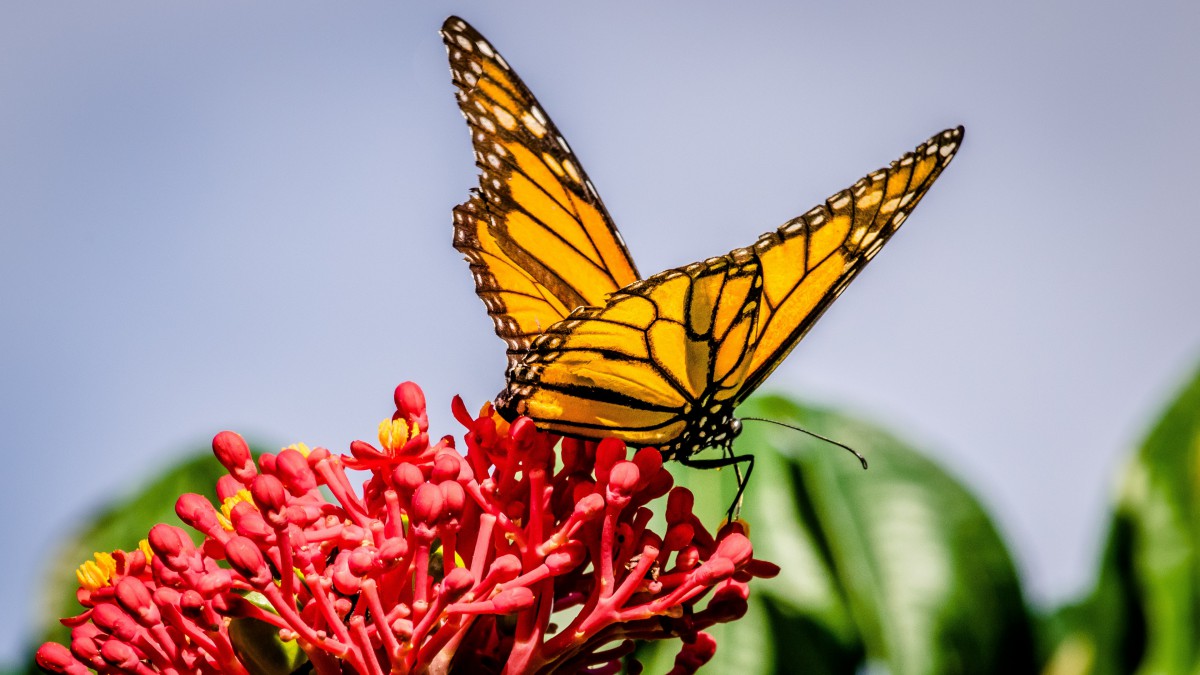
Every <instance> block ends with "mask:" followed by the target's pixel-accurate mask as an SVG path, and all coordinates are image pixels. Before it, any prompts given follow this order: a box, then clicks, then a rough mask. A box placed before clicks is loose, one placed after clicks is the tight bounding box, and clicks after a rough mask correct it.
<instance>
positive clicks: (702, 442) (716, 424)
mask: <svg viewBox="0 0 1200 675" xmlns="http://www.w3.org/2000/svg"><path fill="white" fill-rule="evenodd" d="M707 403H708V404H707V405H705V401H701V403H700V404H699V405H697V406H696V407H695V408H694V409H693V411H692V413H691V414H690V415H689V416H688V418H687V423H686V426H685V427H684V432H683V433H682V434H680V435H679V436H678V437H677V438H675V439H674V440H672V441H668V442H667V443H664V444H662V445H660V446H659V448H658V451H659V452H660V453H662V456H663V459H667V460H670V459H675V460H678V459H685V458H687V457H691V456H692V455H694V454H696V453H698V452H700V451H701V450H704V449H706V448H728V447H731V446H732V445H733V439H735V438H737V436H738V434H740V433H741V432H742V423H741V421H740V420H739V419H738V418H736V417H734V416H733V406H732V405H728V404H721V403H716V402H713V401H712V400H709V401H708V402H707Z"/></svg>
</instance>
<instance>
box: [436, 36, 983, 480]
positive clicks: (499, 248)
mask: <svg viewBox="0 0 1200 675" xmlns="http://www.w3.org/2000/svg"><path fill="white" fill-rule="evenodd" d="M441 34H442V37H443V40H444V42H445V45H446V50H447V53H448V54H449V58H450V70H451V73H452V77H453V81H454V84H455V85H456V95H457V99H458V104H459V107H460V109H461V110H462V113H463V115H464V116H465V117H466V119H467V123H468V126H469V127H470V130H471V138H472V141H473V144H474V149H475V160H476V164H477V165H478V167H479V169H480V172H481V174H480V177H479V189H478V190H473V191H472V194H471V197H470V198H469V199H468V200H467V201H466V202H465V203H463V204H461V205H459V206H457V207H455V209H454V246H455V248H456V249H458V250H459V251H460V252H461V253H463V254H464V255H465V257H466V259H467V261H468V262H469V263H470V267H471V272H472V274H473V276H474V280H475V290H476V293H477V294H478V295H479V297H480V298H481V299H482V300H483V302H484V305H485V306H486V307H487V310H488V314H489V315H491V317H492V320H493V322H494V323H495V327H496V333H497V334H498V335H499V336H500V337H501V338H502V339H503V340H504V341H505V343H506V344H507V346H508V367H507V371H506V377H507V386H506V388H505V389H504V390H503V391H502V392H501V393H500V394H499V396H497V398H496V402H495V405H496V409H497V410H498V411H499V412H500V413H501V414H502V415H504V416H505V417H506V418H509V419H511V418H512V417H515V416H516V415H527V416H529V417H530V418H532V419H533V421H534V422H535V423H536V425H537V426H538V427H539V428H542V429H545V430H548V431H552V432H555V433H559V434H564V435H568V436H574V437H582V438H599V437H606V436H613V437H617V438H619V439H622V440H624V441H625V442H627V443H630V444H633V445H637V446H653V447H657V448H658V449H659V451H660V452H661V453H662V455H663V457H664V459H678V460H680V461H682V462H683V463H684V464H688V465H691V466H705V467H711V466H722V465H728V464H736V463H739V462H743V461H749V462H752V458H751V457H750V456H744V457H734V456H732V449H731V444H732V441H733V438H734V436H736V435H737V433H738V431H740V428H741V425H740V422H739V421H738V420H737V419H736V418H735V417H734V415H733V411H734V408H735V407H736V406H737V405H738V404H739V403H741V402H742V401H743V400H744V399H745V398H746V397H747V396H748V395H749V394H750V393H751V392H752V391H754V390H755V389H756V388H757V387H758V386H759V385H760V384H762V382H763V380H764V379H766V377H767V376H768V375H770V373H771V372H772V371H773V370H775V368H776V367H777V366H778V365H779V363H780V362H781V361H782V360H783V359H784V357H786V356H787V354H788V353H789V352H790V351H791V350H792V348H793V347H794V346H795V345H796V343H797V342H798V341H799V340H800V338H802V337H803V336H804V334H805V333H806V332H808V330H809V328H811V327H812V324H813V323H814V322H815V321H816V320H817V318H818V317H819V316H820V315H821V313H822V312H824V311H825V309H826V308H827V307H828V306H829V304H830V303H832V302H833V300H834V299H835V298H837V296H838V295H839V294H840V293H841V292H842V290H843V289H845V287H846V285H847V284H848V283H849V282H850V280H851V279H853V278H854V276H855V275H856V274H858V272H859V271H860V270H861V269H862V268H863V267H864V266H865V265H866V264H867V262H868V261H869V260H870V259H871V258H872V256H874V255H875V253H877V252H878V251H879V249H880V247H881V246H883V243H884V242H885V241H887V239H888V237H890V236H891V235H892V233H894V232H895V231H896V229H897V228H898V227H900V224H901V223H902V222H904V219H905V218H907V217H908V214H909V213H910V212H911V211H912V209H913V208H914V207H915V206H916V205H917V202H919V201H920V200H921V197H923V196H924V195H925V192H926V191H927V190H928V189H929V187H930V185H931V184H932V183H933V181H934V180H935V179H937V177H938V175H939V174H940V173H941V172H942V169H944V168H945V167H946V165H947V164H948V163H949V162H950V160H951V158H953V156H954V153H955V151H956V150H957V149H958V147H959V145H960V143H961V141H962V137H963V128H962V127H958V128H955V129H948V130H946V131H943V132H941V133H939V134H937V135H935V136H933V137H932V138H930V139H929V140H927V141H926V142H924V143H922V144H921V145H919V146H917V148H916V149H915V150H913V151H912V152H910V153H908V154H906V155H904V156H903V157H901V158H900V159H898V160H896V161H894V162H892V163H891V165H890V166H888V167H886V168H883V169H880V170H878V171H875V172H873V173H871V174H868V175H867V176H866V177H865V178H863V179H861V180H859V181H858V182H856V183H854V184H853V185H852V186H851V187H849V188H847V189H845V190H842V191H840V192H838V193H836V194H834V195H833V196H832V197H830V198H829V199H827V200H826V201H825V203H824V204H821V205H819V206H817V207H815V208H813V209H812V210H810V211H808V212H807V213H805V214H804V215H801V216H799V217H798V218H795V219H793V220H791V221H789V222H787V223H785V224H784V225H783V226H781V227H779V228H778V229H776V230H772V231H770V232H767V233H766V234H764V235H762V236H761V237H759V238H758V240H757V241H756V242H755V243H754V244H752V245H750V246H747V247H745V248H739V249H736V250H734V251H731V252H729V253H728V254H726V255H723V256H719V257H715V258H709V259H708V260H704V261H702V262H697V263H692V264H691V265H686V266H684V267H679V268H675V269H670V270H667V271H665V272H660V273H658V274H656V275H654V276H652V277H650V278H648V279H641V278H640V276H639V274H638V272H637V268H636V267H635V266H634V263H633V260H632V258H631V257H630V255H629V251H628V250H627V249H626V247H625V243H624V241H623V240H622V239H621V235H620V234H619V233H618V232H617V229H616V227H615V226H614V225H613V223H612V220H611V218H610V217H609V215H608V212H607V211H606V210H605V208H604V205H603V203H602V202H601V201H600V197H599V195H598V194H597V193H596V189H595V187H594V186H593V185H592V182H591V181H590V180H589V179H588V177H587V174H585V173H584V171H583V167H582V165H580V163H579V160H578V159H576V157H575V155H574V154H573V153H572V152H571V149H570V148H569V147H568V146H567V142H566V140H564V139H563V137H562V134H560V133H559V131H558V128H557V127H556V126H555V125H554V123H553V122H552V121H551V120H550V117H549V116H548V115H547V114H546V113H545V111H544V109H543V108H542V107H541V106H540V105H539V104H538V102H537V100H536V99H535V98H534V97H533V94H532V93H530V91H529V89H528V88H526V87H525V85H524V84H523V83H522V81H521V79H520V78H519V77H518V76H517V74H516V73H515V72H513V70H512V68H511V67H510V66H509V65H508V63H507V62H506V61H505V60H504V58H503V57H502V56H501V55H500V54H499V52H497V51H496V49H495V48H494V47H492V45H491V44H490V43H489V42H488V41H487V40H485V39H484V37H483V36H482V35H480V34H479V32H478V31H476V30H475V29H474V28H472V27H471V26H470V25H468V24H467V23H466V22H465V21H463V20H462V19H459V18H457V17H453V16H452V17H450V18H449V19H447V20H446V22H445V24H444V25H443V27H442V31H441ZM708 447H722V448H724V450H725V451H726V453H727V457H725V458H722V459H719V460H698V459H693V458H692V455H693V454H695V453H697V452H699V451H700V450H702V449H704V448H708ZM751 467H752V463H751ZM748 475H749V474H748V473H747V477H748ZM739 482H740V483H742V481H739ZM743 484H744V483H743ZM739 487H740V486H739Z"/></svg>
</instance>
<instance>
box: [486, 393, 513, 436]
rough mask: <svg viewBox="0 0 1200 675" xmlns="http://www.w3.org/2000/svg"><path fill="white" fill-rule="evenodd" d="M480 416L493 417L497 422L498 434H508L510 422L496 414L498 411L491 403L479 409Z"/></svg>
mask: <svg viewBox="0 0 1200 675" xmlns="http://www.w3.org/2000/svg"><path fill="white" fill-rule="evenodd" d="M479 416H480V417H491V418H492V419H493V420H494V421H495V422H496V433H498V434H500V435H501V436H503V435H505V434H507V433H508V420H506V419H504V418H503V417H501V416H500V414H499V413H497V412H496V409H495V407H494V406H492V403H491V401H489V402H487V403H484V404H483V407H482V408H480V409H479Z"/></svg>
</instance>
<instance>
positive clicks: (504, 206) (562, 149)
mask: <svg viewBox="0 0 1200 675" xmlns="http://www.w3.org/2000/svg"><path fill="white" fill-rule="evenodd" d="M442 38H443V41H444V42H445V45H446V51H447V53H448V55H449V58H450V70H451V73H452V76H453V80H454V85H455V87H456V94H457V98H458V105H459V108H460V109H461V110H462V113H463V115H464V116H465V117H466V118H467V124H468V126H469V127H470V131H471V141H472V144H473V145H474V149H475V162H476V164H477V165H478V167H479V170H480V176H479V188H478V190H477V191H474V192H473V194H472V196H471V198H470V199H469V200H468V201H466V202H465V203H463V204H462V205H460V206H458V207H457V208H455V209H454V246H455V248H457V249H458V250H459V251H460V252H462V253H463V254H464V255H465V256H466V258H467V261H468V262H469V263H470V266H471V272H472V274H473V276H474V278H475V287H476V292H477V293H478V294H479V296H480V298H482V300H483V302H484V304H485V306H486V307H487V310H488V314H489V315H491V317H492V320H493V322H494V323H495V326H496V333H497V334H498V335H499V336H500V337H501V338H502V339H503V340H504V341H505V343H506V344H507V346H508V355H509V368H510V369H511V368H512V366H513V365H514V364H515V363H516V362H518V361H519V360H520V359H521V358H522V357H523V356H524V355H525V353H526V352H527V350H528V348H529V345H530V343H531V342H532V341H533V339H534V338H535V337H537V336H538V335H540V334H541V333H542V332H544V331H545V330H546V329H547V328H549V327H550V326H551V325H553V324H554V323H556V322H558V321H559V320H561V319H563V318H564V317H566V316H567V315H568V314H569V313H570V312H571V311H572V310H574V309H575V308H576V307H581V306H587V305H602V304H604V302H605V300H607V298H608V297H609V295H610V294H612V293H613V292H614V291H616V290H618V289H620V288H622V287H624V286H626V285H628V284H630V283H632V282H634V281H636V280H637V279H638V278H639V277H638V273H637V269H636V268H635V267H634V264H633V260H632V259H631V258H630V256H629V252H628V250H627V249H626V248H625V243H624V242H623V241H622V240H621V236H620V234H619V233H618V232H617V229H616V227H615V226H614V225H613V223H612V220H611V218H610V217H609V215H608V212H607V211H605V209H604V204H603V203H602V202H601V201H600V197H599V196H598V195H597V194H596V189H595V187H593V185H592V182H591V181H590V180H589V179H588V177H587V175H586V174H585V173H584V171H583V167H582V166H581V165H580V163H579V160H578V159H577V158H576V157H575V155H574V154H573V153H572V152H571V149H570V148H569V147H568V146H567V142H566V140H564V139H563V137H562V135H561V134H560V133H559V131H558V129H557V128H556V127H555V126H554V123H553V122H552V121H551V120H550V117H549V116H548V115H547V114H546V113H545V111H544V110H543V108H542V107H541V106H540V105H539V104H538V102H537V100H536V99H535V98H534V97H533V94H532V93H530V91H529V89H528V88H526V86H525V85H524V83H522V82H521V79H520V78H519V77H518V76H517V74H516V73H515V72H513V70H512V68H511V67H510V66H509V65H508V63H507V62H506V61H505V60H504V57H502V56H501V55H500V53H499V52H497V51H496V49H495V48H494V47H492V45H491V44H490V43H489V42H488V41H487V40H486V39H484V37H483V36H482V35H480V34H479V32H478V31H476V30H475V29H474V28H472V27H471V26H470V25H468V24H467V22H465V21H463V20H462V19H459V18H457V17H450V18H449V19H447V20H446V23H445V24H444V25H443V26H442Z"/></svg>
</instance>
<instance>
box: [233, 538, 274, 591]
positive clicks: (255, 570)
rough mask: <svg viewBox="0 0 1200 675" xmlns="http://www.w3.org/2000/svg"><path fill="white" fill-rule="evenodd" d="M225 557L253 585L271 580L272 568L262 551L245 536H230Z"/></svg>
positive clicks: (259, 584) (260, 584)
mask: <svg viewBox="0 0 1200 675" xmlns="http://www.w3.org/2000/svg"><path fill="white" fill-rule="evenodd" d="M225 559H226V560H228V561H229V564H230V565H232V566H233V569H234V570H236V571H237V572H238V573H239V574H241V575H242V576H243V577H245V578H246V580H247V581H249V582H250V584H251V585H253V586H262V585H264V584H268V583H270V582H271V570H270V569H269V568H268V567H267V561H266V560H264V559H263V555H262V551H259V550H258V547H257V546H255V545H254V542H252V541H250V540H249V539H247V538H245V537H240V536H234V537H230V539H229V541H227V542H225Z"/></svg>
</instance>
